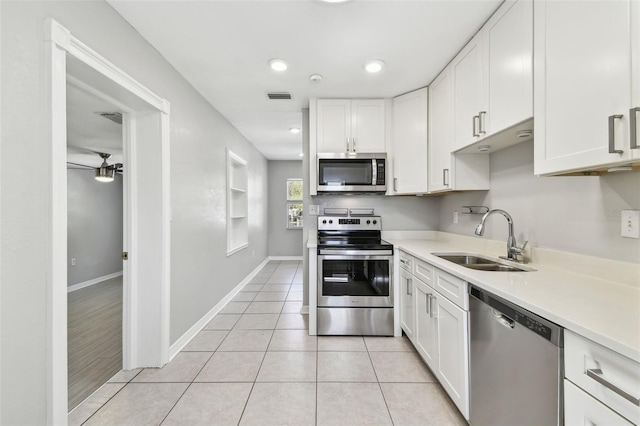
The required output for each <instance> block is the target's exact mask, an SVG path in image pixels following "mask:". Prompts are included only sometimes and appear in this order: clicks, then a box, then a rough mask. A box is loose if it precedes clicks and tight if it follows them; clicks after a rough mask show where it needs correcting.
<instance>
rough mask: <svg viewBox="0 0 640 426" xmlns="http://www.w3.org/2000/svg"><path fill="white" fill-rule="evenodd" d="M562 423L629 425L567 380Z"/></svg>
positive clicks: (607, 425) (570, 424)
mask: <svg viewBox="0 0 640 426" xmlns="http://www.w3.org/2000/svg"><path fill="white" fill-rule="evenodd" d="M564 424H565V425H567V426H573V425H598V426H631V425H632V423H630V422H628V421H627V420H625V419H624V418H623V417H622V416H620V415H619V414H618V413H616V412H615V411H613V410H612V409H610V408H609V407H607V406H606V405H604V404H602V403H601V402H600V401H598V400H597V399H595V398H594V397H592V396H591V395H589V394H587V393H586V392H583V391H582V390H581V389H580V388H578V387H577V386H575V385H574V384H573V383H571V382H570V381H569V380H566V379H565V380H564Z"/></svg>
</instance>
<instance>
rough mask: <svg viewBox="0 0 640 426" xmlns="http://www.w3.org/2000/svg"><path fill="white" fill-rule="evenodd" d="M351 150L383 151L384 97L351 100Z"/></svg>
mask: <svg viewBox="0 0 640 426" xmlns="http://www.w3.org/2000/svg"><path fill="white" fill-rule="evenodd" d="M351 120H352V121H351V151H353V152H385V122H384V120H385V103H384V99H354V100H352V101H351Z"/></svg>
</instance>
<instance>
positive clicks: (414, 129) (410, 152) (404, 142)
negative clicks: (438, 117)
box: [392, 89, 428, 194]
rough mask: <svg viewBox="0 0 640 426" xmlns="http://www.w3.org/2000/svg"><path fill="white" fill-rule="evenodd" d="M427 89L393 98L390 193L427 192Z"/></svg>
mask: <svg viewBox="0 0 640 426" xmlns="http://www.w3.org/2000/svg"><path fill="white" fill-rule="evenodd" d="M427 108H428V94H427V89H420V90H416V91H415V92H411V93H407V94H406V95H402V96H398V97H397V98H394V99H393V141H392V146H393V191H394V193H395V194H416V193H424V192H427V190H428V187H427V170H426V167H425V163H426V162H427V145H428V143H427V118H428V111H427Z"/></svg>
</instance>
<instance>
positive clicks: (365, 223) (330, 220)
mask: <svg viewBox="0 0 640 426" xmlns="http://www.w3.org/2000/svg"><path fill="white" fill-rule="evenodd" d="M381 222H382V221H381V219H380V216H367V217H344V216H318V230H344V231H355V230H372V231H379V230H381V229H382V223H381Z"/></svg>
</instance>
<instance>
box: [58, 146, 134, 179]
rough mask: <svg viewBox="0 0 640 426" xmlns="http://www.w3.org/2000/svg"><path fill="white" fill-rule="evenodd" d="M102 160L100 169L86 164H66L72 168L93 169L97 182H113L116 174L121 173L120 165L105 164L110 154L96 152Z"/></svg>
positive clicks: (68, 162)
mask: <svg viewBox="0 0 640 426" xmlns="http://www.w3.org/2000/svg"><path fill="white" fill-rule="evenodd" d="M96 154H98V155H99V156H100V157H101V158H102V164H101V165H100V167H93V166H88V165H86V164H78V163H72V162H70V161H67V164H73V165H74V166H80V167H86V168H88V169H94V170H95V171H96V176H95V179H96V180H97V181H99V182H113V178H114V177H115V174H116V173H122V163H114V164H111V165H109V164H107V160H108V159H109V157H111V154H107V153H105V152H96Z"/></svg>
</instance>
